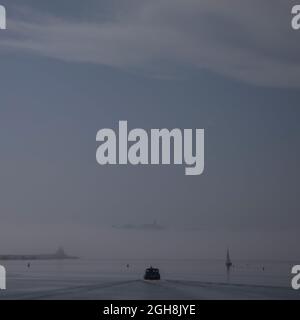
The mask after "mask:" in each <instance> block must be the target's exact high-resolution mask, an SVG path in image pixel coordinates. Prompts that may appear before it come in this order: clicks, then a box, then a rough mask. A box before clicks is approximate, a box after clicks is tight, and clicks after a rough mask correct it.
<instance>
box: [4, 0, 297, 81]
mask: <svg viewBox="0 0 300 320" xmlns="http://www.w3.org/2000/svg"><path fill="white" fill-rule="evenodd" d="M126 2H128V3H129V2H130V4H131V5H130V10H129V9H126V8H125V7H124V5H122V6H120V7H115V9H114V10H115V12H114V14H113V15H112V16H111V17H110V18H109V19H104V20H101V21H99V20H98V21H97V20H96V19H89V17H87V19H86V20H81V21H80V22H78V21H76V20H75V19H70V18H66V19H62V18H61V17H60V18H57V17H55V16H53V15H46V14H45V13H42V12H37V11H34V10H33V9H31V10H29V9H28V10H26V11H25V13H26V14H24V12H23V13H22V14H20V15H19V17H18V18H14V19H13V20H10V21H9V31H8V33H7V36H6V37H5V38H2V39H1V42H0V48H1V51H3V50H10V51H11V50H13V51H19V52H29V53H31V54H38V55H43V56H48V57H52V58H56V59H60V60H65V61H73V62H88V63H95V64H101V65H108V66H113V67H118V68H126V69H134V70H139V69H140V70H147V71H148V72H149V74H151V73H156V74H158V76H159V73H161V74H162V76H167V75H168V72H170V73H174V70H176V69H177V67H178V66H187V67H192V68H195V69H196V70H197V69H199V70H201V69H207V70H210V71H212V72H215V73H219V74H222V75H226V76H230V77H233V78H236V79H239V80H242V81H246V82H249V83H253V84H256V85H265V86H280V87H298V86H299V85H300V58H299V54H298V53H299V50H300V42H299V41H298V40H299V37H298V36H299V34H298V35H297V34H295V31H293V30H292V29H291V27H290V10H291V7H292V3H293V1H292V0H287V1H284V3H283V1H274V0H266V1H263V2H262V1H260V0H252V1H248V2H247V3H246V2H241V1H237V0H224V1H222V2H220V1H218V0H202V1H195V0H185V1H182V0H172V1H167V0H160V1H156V0H154V1H146V0H140V1H128V0H126Z"/></svg>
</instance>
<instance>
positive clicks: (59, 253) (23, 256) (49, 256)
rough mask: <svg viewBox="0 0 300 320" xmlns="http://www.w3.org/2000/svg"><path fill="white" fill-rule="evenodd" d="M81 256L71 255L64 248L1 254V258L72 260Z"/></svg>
mask: <svg viewBox="0 0 300 320" xmlns="http://www.w3.org/2000/svg"><path fill="white" fill-rule="evenodd" d="M70 259H79V257H74V256H69V255H67V254H66V253H65V251H64V249H63V248H58V250H57V251H56V252H55V253H52V254H3V255H1V254H0V260H70Z"/></svg>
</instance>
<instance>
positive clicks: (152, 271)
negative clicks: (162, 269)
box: [144, 267, 160, 280]
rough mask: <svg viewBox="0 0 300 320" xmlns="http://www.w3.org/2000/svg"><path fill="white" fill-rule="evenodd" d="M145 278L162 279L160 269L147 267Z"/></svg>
mask: <svg viewBox="0 0 300 320" xmlns="http://www.w3.org/2000/svg"><path fill="white" fill-rule="evenodd" d="M144 279H145V280H160V273H159V269H157V268H152V267H150V268H147V269H146V271H145V275H144Z"/></svg>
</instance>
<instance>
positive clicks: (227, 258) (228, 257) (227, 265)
mask: <svg viewBox="0 0 300 320" xmlns="http://www.w3.org/2000/svg"><path fill="white" fill-rule="evenodd" d="M225 265H226V268H227V269H229V268H230V267H232V262H231V260H230V255H229V249H227V255H226V262H225Z"/></svg>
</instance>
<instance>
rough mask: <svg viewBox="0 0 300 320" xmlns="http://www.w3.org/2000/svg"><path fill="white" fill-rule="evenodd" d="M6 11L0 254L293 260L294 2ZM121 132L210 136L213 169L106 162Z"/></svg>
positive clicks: (299, 80) (30, 2)
mask: <svg viewBox="0 0 300 320" xmlns="http://www.w3.org/2000/svg"><path fill="white" fill-rule="evenodd" d="M0 2H1V4H3V5H5V6H6V9H7V27H8V29H7V30H6V31H1V32H0V71H1V73H0V74H1V77H0V98H1V100H0V147H1V153H0V163H1V170H0V195H1V196H0V199H1V201H0V218H1V224H0V252H1V253H3V254H4V253H36V252H52V251H55V250H56V248H57V247H58V246H60V245H62V246H64V248H65V249H66V251H67V252H69V253H70V254H75V255H79V256H82V257H104V258H128V257H130V258H166V259H169V258H170V259H172V258H189V259H190V258H191V259H197V258H221V259H222V258H224V256H225V253H226V249H227V247H229V248H230V250H231V252H232V256H233V258H236V259H297V258H299V250H298V242H299V241H298V239H299V227H300V216H299V209H300V203H299V187H298V181H299V178H300V170H299V163H300V150H299V138H300V126H299V121H298V119H299V116H300V110H299V103H298V102H299V101H300V90H299V86H300V58H299V57H300V55H299V51H300V32H297V31H294V30H292V29H291V24H290V21H291V8H292V4H293V3H294V2H293V1H279V0H276V1H275V0H272V1H271V0H265V1H263V2H262V1H258V0H252V1H250V0H249V1H244V2H243V3H241V2H240V1H235V0H224V1H222V3H220V1H217V0H201V1H194V0H186V1H179V0H172V1H166V0H160V1H156V0H154V1H151V2H149V1H145V0H139V1H137V0H124V1H115V0H110V1H96V0H87V1H77V0H76V1H75V0H74V1H72V2H70V1H66V0H60V1H58V0H53V1H51V2H47V3H46V2H44V1H43V2H41V1H37V0H25V1H24V0H22V1H20V0H14V1H6V0H1V1H0ZM70 3H71V4H70ZM119 120H127V121H128V126H129V129H131V128H132V129H133V128H144V129H147V130H150V129H151V128H169V129H172V128H181V129H184V128H204V129H205V170H204V173H203V174H202V175H201V176H185V175H184V166H138V167H136V166H130V165H129V166H99V165H98V164H97V162H96V158H95V154H96V148H97V143H96V139H95V138H96V133H97V131H98V130H99V129H101V128H113V129H117V126H118V121H119ZM153 221H156V222H157V224H158V226H159V227H160V228H155V227H152V228H151V227H150V228H149V226H148V225H149V224H150V225H151V224H152V223H153Z"/></svg>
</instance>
